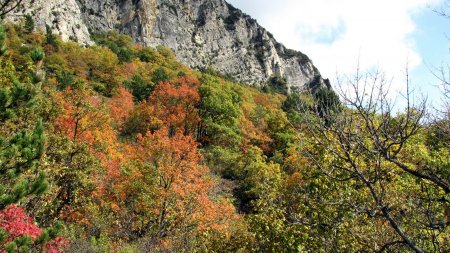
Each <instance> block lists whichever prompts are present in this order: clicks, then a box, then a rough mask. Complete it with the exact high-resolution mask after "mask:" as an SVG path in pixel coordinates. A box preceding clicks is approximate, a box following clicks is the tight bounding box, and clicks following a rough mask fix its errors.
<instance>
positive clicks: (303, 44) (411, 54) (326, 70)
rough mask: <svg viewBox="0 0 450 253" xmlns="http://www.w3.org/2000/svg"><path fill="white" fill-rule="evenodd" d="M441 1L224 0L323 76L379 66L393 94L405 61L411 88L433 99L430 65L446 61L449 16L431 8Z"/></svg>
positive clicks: (434, 82)
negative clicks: (299, 53) (303, 56)
mask: <svg viewBox="0 0 450 253" xmlns="http://www.w3.org/2000/svg"><path fill="white" fill-rule="evenodd" d="M444 1H448V0H394V1H392V0H377V1H373V0H339V1H336V0H278V1H273V0H228V2H230V3H231V4H233V5H234V6H235V7H237V8H240V9H241V10H243V11H244V12H245V13H247V14H249V15H251V16H252V17H253V18H255V19H257V20H258V22H259V23H260V24H261V25H262V26H264V27H265V28H267V30H269V31H270V32H271V33H273V34H274V35H275V38H276V39H277V40H278V41H279V42H281V43H283V44H285V45H286V46H287V47H290V48H293V49H296V50H300V51H302V52H303V53H305V54H307V55H308V56H310V58H311V59H312V60H313V62H314V64H315V65H316V66H317V67H318V68H319V70H320V71H321V73H322V75H323V76H325V77H328V78H330V79H331V80H333V79H335V78H336V76H341V75H351V74H352V72H354V70H355V68H356V65H357V64H359V66H360V68H361V69H362V70H365V71H368V70H372V69H374V68H379V69H381V70H382V71H384V72H385V74H386V76H387V77H388V78H389V79H391V78H392V86H391V87H392V90H393V92H392V94H394V95H398V94H402V93H404V90H405V68H406V65H408V67H409V70H410V77H411V83H412V85H413V87H414V88H415V91H416V92H418V93H419V92H422V93H424V94H425V95H427V96H428V97H429V100H430V101H432V102H433V103H437V101H439V95H440V94H439V91H438V88H437V87H436V86H437V84H438V81H437V79H436V78H434V77H433V75H432V74H431V73H430V70H429V69H430V68H433V67H439V66H442V65H444V66H446V64H448V63H449V62H450V61H449V60H450V59H449V57H450V51H449V50H450V47H449V42H450V39H449V38H450V19H445V18H443V17H440V16H438V15H436V14H435V13H434V12H433V11H432V9H435V8H439V6H441V5H442V4H443V2H444ZM446 34H447V36H446Z"/></svg>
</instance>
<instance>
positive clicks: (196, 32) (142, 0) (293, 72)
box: [12, 0, 329, 92]
mask: <svg viewBox="0 0 450 253" xmlns="http://www.w3.org/2000/svg"><path fill="white" fill-rule="evenodd" d="M24 14H31V15H32V17H33V18H34V19H35V23H36V25H37V27H39V28H41V29H43V28H44V27H45V26H46V25H48V26H50V27H51V28H52V29H53V31H55V32H56V33H58V34H60V35H61V36H62V38H63V39H66V40H68V39H71V40H75V41H78V42H80V43H82V44H86V45H90V44H92V43H93V41H92V39H91V34H92V33H99V32H104V31H109V30H117V31H118V32H120V33H124V34H128V35H130V36H131V37H132V38H133V39H134V40H135V41H136V42H138V43H140V44H143V45H145V46H157V45H163V46H165V47H168V48H170V49H172V50H173V51H174V52H175V54H176V56H177V57H178V59H179V60H181V61H182V62H183V63H185V64H187V65H188V66H190V67H193V68H198V69H204V68H209V67H211V68H213V69H214V70H217V71H219V72H221V73H223V74H225V75H227V76H231V77H232V78H234V79H236V80H238V81H240V82H244V83H247V84H250V85H253V86H257V87H262V86H264V85H266V84H268V83H271V84H272V85H275V86H281V87H278V88H281V89H282V90H284V91H287V92H295V91H301V90H304V89H305V88H308V87H309V88H317V87H319V86H321V85H326V86H329V83H328V81H327V80H324V79H323V78H322V77H321V75H320V73H319V71H318V70H317V68H316V67H315V66H314V65H313V63H312V61H311V60H310V59H309V58H308V57H307V56H306V55H304V54H303V53H301V52H297V51H294V50H291V49H287V48H286V47H285V46H283V45H282V44H281V43H279V42H277V41H276V40H275V39H274V37H273V36H272V34H271V33H269V32H268V31H266V30H265V29H264V28H263V27H261V26H260V25H259V24H258V23H257V22H256V20H254V19H252V18H251V17H250V16H248V15H246V14H244V13H243V12H242V11H240V10H239V9H236V8H234V7H233V6H232V5H230V4H228V3H227V2H226V1H224V0H195V1H194V0H103V1H101V0H53V1H48V0H35V1H30V2H28V3H26V4H25V6H23V8H22V9H20V10H18V11H17V12H16V13H14V14H13V16H12V18H13V19H16V20H17V19H20V18H21V17H23V16H24Z"/></svg>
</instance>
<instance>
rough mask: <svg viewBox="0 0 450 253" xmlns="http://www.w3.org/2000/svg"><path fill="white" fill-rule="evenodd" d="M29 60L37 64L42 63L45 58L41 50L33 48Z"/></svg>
mask: <svg viewBox="0 0 450 253" xmlns="http://www.w3.org/2000/svg"><path fill="white" fill-rule="evenodd" d="M30 56H31V59H32V60H33V62H39V61H42V60H43V59H44V57H45V52H44V50H43V49H42V48H39V47H38V48H35V49H33V50H32V51H31V53H30Z"/></svg>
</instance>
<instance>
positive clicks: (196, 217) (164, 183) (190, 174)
mask: <svg viewBox="0 0 450 253" xmlns="http://www.w3.org/2000/svg"><path fill="white" fill-rule="evenodd" d="M136 156H137V159H138V161H139V163H142V165H141V167H142V168H146V167H148V166H150V168H152V169H153V170H154V171H155V172H156V178H155V180H156V181H155V183H156V184H155V186H156V189H155V190H156V192H155V193H156V194H155V196H154V197H155V199H154V209H153V210H154V211H153V215H154V217H155V219H156V222H150V223H149V224H148V228H147V229H148V231H149V232H150V231H151V233H150V235H153V236H156V238H158V240H161V242H164V241H166V242H167V240H170V239H171V238H172V240H173V239H176V240H181V241H179V242H183V241H184V242H188V241H190V240H192V239H193V238H194V237H196V236H201V235H202V233H205V232H207V231H211V232H212V231H221V230H223V229H227V228H228V227H227V224H228V222H229V220H231V219H233V208H232V207H231V206H230V204H227V201H225V200H215V201H213V200H211V199H210V197H209V191H210V189H211V187H212V185H213V184H212V182H211V181H210V180H209V179H208V178H207V173H208V169H207V168H206V167H205V166H204V165H201V164H200V161H201V158H202V157H201V155H200V154H199V153H198V151H197V143H196V142H195V140H194V139H193V138H192V137H190V136H186V135H184V134H183V133H182V132H180V131H177V132H176V133H175V134H169V132H168V129H167V128H162V129H160V130H158V131H156V132H154V133H150V132H148V133H147V134H146V135H141V136H139V137H138V147H137V152H136ZM143 175H145V174H143ZM185 246H187V245H185ZM185 246H183V247H185Z"/></svg>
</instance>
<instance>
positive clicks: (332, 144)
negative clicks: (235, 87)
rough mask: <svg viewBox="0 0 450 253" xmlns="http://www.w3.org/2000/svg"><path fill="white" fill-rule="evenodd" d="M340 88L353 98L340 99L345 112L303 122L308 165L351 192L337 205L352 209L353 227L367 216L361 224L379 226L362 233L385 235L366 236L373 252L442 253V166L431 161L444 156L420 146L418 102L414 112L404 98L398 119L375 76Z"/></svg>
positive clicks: (445, 185)
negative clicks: (312, 163) (347, 89)
mask: <svg viewBox="0 0 450 253" xmlns="http://www.w3.org/2000/svg"><path fill="white" fill-rule="evenodd" d="M346 84H347V86H346V87H350V92H351V93H346V92H345V90H344V89H341V90H340V91H341V92H340V95H341V99H342V101H343V103H344V104H345V105H346V106H347V108H345V109H344V110H343V111H342V112H340V113H334V114H329V115H322V114H321V113H320V111H317V114H316V115H317V116H320V117H316V118H309V117H305V119H306V126H307V129H308V132H309V134H310V135H311V136H312V140H313V142H312V143H311V144H312V145H313V147H314V148H312V149H310V150H309V156H310V159H312V160H313V161H315V162H316V166H318V167H319V168H320V171H321V172H322V173H323V175H325V176H327V177H330V178H331V179H332V180H335V181H336V182H346V184H347V185H349V186H351V188H350V189H348V190H347V191H348V192H349V194H355V195H354V197H353V199H352V200H351V201H350V202H348V203H346V204H344V203H345V202H344V203H341V205H349V206H351V209H349V211H350V210H352V209H353V210H352V211H351V212H352V215H353V217H354V218H353V219H354V221H355V223H356V221H357V220H358V218H357V217H361V218H362V217H364V216H365V218H362V220H361V221H364V219H367V218H368V219H372V220H373V222H374V225H375V226H376V227H377V228H367V229H369V230H367V233H374V232H375V231H377V230H378V231H384V232H383V234H384V235H382V234H378V235H376V233H375V234H373V236H371V237H370V238H373V240H372V241H373V243H374V244H373V246H372V247H373V250H376V251H381V252H382V251H392V250H394V249H395V250H400V249H405V248H408V249H410V250H413V251H415V252H426V251H433V252H442V251H446V250H448V248H449V245H448V236H447V235H448V231H449V225H450V222H449V219H448V218H449V217H448V215H447V214H446V213H447V212H448V209H449V204H450V203H449V202H448V194H449V193H450V188H449V186H450V181H449V180H448V178H449V177H448V176H449V174H448V173H449V172H448V163H446V162H443V163H442V162H434V161H435V160H436V159H437V160H440V157H442V155H444V154H443V153H436V152H431V151H430V149H429V147H428V146H426V145H425V143H424V142H423V140H424V136H425V132H426V129H424V125H423V118H424V115H425V105H424V103H421V104H419V105H417V106H413V105H412V104H411V97H410V96H411V93H410V92H409V91H408V93H407V95H406V104H407V105H406V108H405V110H404V112H403V113H399V114H397V115H395V114H394V110H393V104H392V103H391V102H390V100H389V99H388V90H387V89H386V85H387V84H386V82H385V80H384V79H383V76H382V75H381V74H380V73H374V74H372V75H370V74H367V75H362V74H360V73H359V71H358V72H357V73H356V75H355V76H354V78H352V79H350V80H348V83H346ZM324 116H325V117H324ZM444 156H445V155H444ZM369 231H371V232H369ZM367 246H368V245H367Z"/></svg>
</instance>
